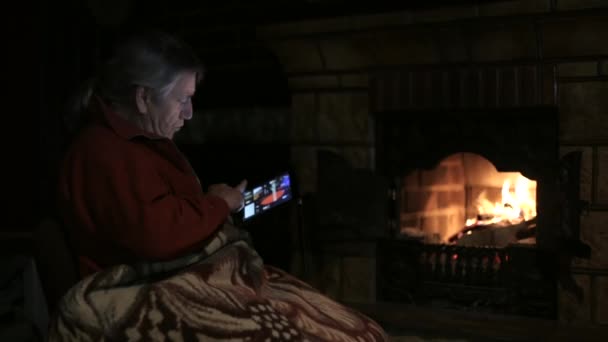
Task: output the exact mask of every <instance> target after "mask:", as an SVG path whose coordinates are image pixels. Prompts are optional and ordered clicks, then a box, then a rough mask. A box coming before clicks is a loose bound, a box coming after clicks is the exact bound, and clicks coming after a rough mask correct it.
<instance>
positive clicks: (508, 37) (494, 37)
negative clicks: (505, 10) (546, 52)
mask: <svg viewBox="0 0 608 342" xmlns="http://www.w3.org/2000/svg"><path fill="white" fill-rule="evenodd" d="M471 39H472V49H471V50H472V53H471V54H472V58H473V60H474V61H480V62H484V61H501V60H503V61H504V60H513V59H521V58H535V57H536V55H537V52H538V51H537V44H536V35H535V31H534V26H533V25H532V24H531V23H523V24H520V23H517V24H508V23H501V24H497V25H484V26H479V27H477V29H475V30H474V32H472V33H471Z"/></svg>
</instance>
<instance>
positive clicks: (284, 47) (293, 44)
mask: <svg viewBox="0 0 608 342" xmlns="http://www.w3.org/2000/svg"><path fill="white" fill-rule="evenodd" d="M268 45H269V47H270V49H271V50H272V51H273V52H274V53H275V55H276V56H277V59H278V60H279V62H280V63H281V65H282V66H283V69H284V70H285V71H286V72H298V71H318V70H322V69H323V60H322V58H321V54H320V50H319V46H318V43H317V42H316V41H314V40H302V39H299V40H286V41H274V42H269V43H268Z"/></svg>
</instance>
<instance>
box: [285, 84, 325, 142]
mask: <svg viewBox="0 0 608 342" xmlns="http://www.w3.org/2000/svg"><path fill="white" fill-rule="evenodd" d="M291 107H292V108H291V131H290V133H291V134H290V136H291V141H292V142H293V143H298V142H302V141H317V140H318V139H319V127H318V115H317V102H316V95H315V94H294V95H293V96H292V97H291Z"/></svg>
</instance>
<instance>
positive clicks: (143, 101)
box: [135, 86, 150, 114]
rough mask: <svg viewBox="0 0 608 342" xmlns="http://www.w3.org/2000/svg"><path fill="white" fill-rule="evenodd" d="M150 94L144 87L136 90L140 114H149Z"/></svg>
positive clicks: (136, 100)
mask: <svg viewBox="0 0 608 342" xmlns="http://www.w3.org/2000/svg"><path fill="white" fill-rule="evenodd" d="M149 97H150V95H149V92H148V90H147V89H146V88H144V87H142V86H137V88H135V104H136V105H137V111H138V112H139V113H140V114H148V104H149V103H150V101H149Z"/></svg>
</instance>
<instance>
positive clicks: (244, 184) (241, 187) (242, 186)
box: [236, 179, 247, 192]
mask: <svg viewBox="0 0 608 342" xmlns="http://www.w3.org/2000/svg"><path fill="white" fill-rule="evenodd" d="M236 188H237V189H238V190H239V191H240V192H244V191H245V189H246V188H247V180H246V179H243V180H242V181H241V182H240V183H239V185H237V186H236Z"/></svg>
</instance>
